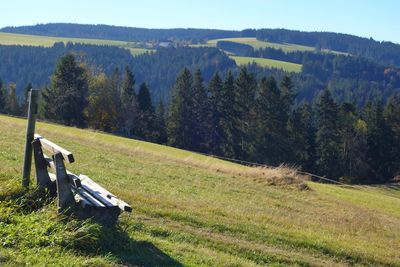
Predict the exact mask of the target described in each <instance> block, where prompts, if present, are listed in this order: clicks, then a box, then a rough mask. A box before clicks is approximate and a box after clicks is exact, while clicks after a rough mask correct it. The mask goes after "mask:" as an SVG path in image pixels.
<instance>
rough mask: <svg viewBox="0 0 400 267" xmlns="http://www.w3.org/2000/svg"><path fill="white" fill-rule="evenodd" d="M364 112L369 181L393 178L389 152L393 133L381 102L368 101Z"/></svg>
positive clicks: (378, 181) (380, 181)
mask: <svg viewBox="0 0 400 267" xmlns="http://www.w3.org/2000/svg"><path fill="white" fill-rule="evenodd" d="M364 112H365V114H364V117H365V122H366V123H367V142H368V151H367V162H368V165H369V167H370V169H369V173H368V178H369V182H370V183H384V182H387V181H389V180H390V179H392V178H393V173H392V170H393V162H392V157H391V156H392V155H391V153H390V151H391V148H392V145H393V135H392V132H391V130H390V128H389V126H388V124H387V123H386V121H385V119H384V116H383V108H382V103H381V102H379V101H377V102H375V103H368V104H367V105H366V107H365V110H364Z"/></svg>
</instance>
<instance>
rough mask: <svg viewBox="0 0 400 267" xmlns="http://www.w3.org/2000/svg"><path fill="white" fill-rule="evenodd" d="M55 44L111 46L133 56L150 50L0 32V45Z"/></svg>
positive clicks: (126, 44)
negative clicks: (125, 50) (124, 49)
mask: <svg viewBox="0 0 400 267" xmlns="http://www.w3.org/2000/svg"><path fill="white" fill-rule="evenodd" d="M56 42H64V43H67V42H72V43H82V44H93V45H111V46H118V47H122V48H126V49H129V50H130V51H131V53H132V54H133V55H138V54H142V53H146V52H149V51H151V50H148V49H144V48H134V47H132V46H134V44H133V43H129V42H124V41H114V40H102V39H84V38H64V37H50V36H40V35H27V34H15V33H6V32H0V45H32V46H44V47H51V46H53V45H54V43H56Z"/></svg>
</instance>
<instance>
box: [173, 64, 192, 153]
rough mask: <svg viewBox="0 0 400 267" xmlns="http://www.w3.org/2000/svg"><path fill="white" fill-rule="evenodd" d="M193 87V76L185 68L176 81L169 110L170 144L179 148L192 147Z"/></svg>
mask: <svg viewBox="0 0 400 267" xmlns="http://www.w3.org/2000/svg"><path fill="white" fill-rule="evenodd" d="M192 86H193V76H192V74H191V73H190V71H189V70H188V69H187V68H185V69H183V70H182V72H181V73H180V74H179V76H178V77H177V79H176V83H175V86H174V87H173V89H172V97H171V102H170V105H169V108H168V119H167V134H168V144H170V145H172V146H175V147H179V148H189V147H192V146H193V144H191V142H192V136H191V134H192V131H191V129H190V125H191V123H190V121H191V119H192V116H191V114H192V112H191V107H192V95H191V91H192Z"/></svg>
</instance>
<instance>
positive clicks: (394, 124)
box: [0, 55, 400, 183]
mask: <svg viewBox="0 0 400 267" xmlns="http://www.w3.org/2000/svg"><path fill="white" fill-rule="evenodd" d="M12 88H13V86H8V87H7V88H4V87H3V88H2V89H1V90H0V92H1V93H0V111H2V112H6V113H11V114H16V115H18V114H22V113H24V112H25V111H26V104H23V105H21V106H19V105H18V101H16V96H15V93H13V90H12ZM27 89H29V86H28V87H27ZM42 95H43V100H44V101H42V103H43V104H42V105H41V108H40V114H41V117H42V118H44V119H47V120H51V121H56V122H59V123H62V124H66V125H71V126H77V127H90V128H94V129H98V130H102V131H106V132H111V133H115V134H119V135H124V136H128V137H134V138H139V139H143V140H147V141H151V142H157V143H162V144H168V145H171V146H175V147H178V148H183V149H188V150H192V151H198V152H203V153H208V154H213V155H217V156H224V157H228V158H232V159H240V160H245V161H251V162H257V163H262V164H267V165H274V166H277V165H280V164H289V165H293V166H298V167H299V168H301V169H302V170H304V171H308V172H313V173H316V174H319V175H323V176H326V177H328V178H331V179H335V180H339V179H341V180H343V181H345V182H352V183H383V182H388V181H390V180H391V179H392V178H393V177H395V176H396V175H397V174H398V171H399V170H400V96H399V95H393V96H392V97H391V98H390V99H389V101H388V102H387V103H386V104H385V105H383V104H382V103H381V102H379V101H374V102H370V103H368V104H367V105H366V106H365V107H363V108H357V107H356V106H355V105H353V104H351V103H341V104H338V103H336V102H335V101H334V100H333V98H332V97H331V94H330V92H329V91H328V90H325V91H322V92H321V95H320V97H319V99H318V100H317V102H316V103H313V104H302V105H297V106H295V105H294V99H295V93H294V85H293V83H292V81H291V79H290V78H289V77H284V78H283V79H282V80H281V81H279V82H278V81H276V80H275V79H274V78H273V77H265V78H262V79H261V80H260V81H257V80H256V79H255V77H254V75H253V74H252V73H250V72H249V71H248V70H247V69H246V68H242V69H241V71H240V73H239V74H238V75H237V76H236V77H235V76H234V75H233V74H232V73H230V72H228V73H227V75H225V77H221V76H220V75H219V74H218V73H216V74H215V75H214V76H213V77H212V79H211V80H210V82H209V83H208V85H207V86H205V84H204V82H203V78H202V74H201V72H200V71H199V70H197V71H195V72H194V73H192V72H191V71H189V70H188V69H183V70H182V72H181V73H180V75H179V76H178V77H177V79H176V83H175V85H174V87H173V88H172V90H171V96H170V99H169V104H168V105H167V106H165V107H164V104H163V102H162V101H157V104H155V103H154V101H153V100H152V98H151V93H150V90H149V88H148V87H147V86H146V84H145V83H142V84H141V85H140V86H139V88H138V90H136V88H135V79H134V75H133V73H132V72H131V71H130V70H129V68H127V67H126V68H125V69H124V70H123V71H122V73H121V72H120V71H119V70H118V69H117V70H115V71H114V73H113V74H112V75H110V76H107V75H105V74H104V73H101V72H100V73H98V72H97V73H93V71H90V70H89V69H88V68H87V67H86V66H84V65H82V64H80V63H78V62H76V61H75V58H74V56H72V55H66V56H64V57H63V58H61V59H60V61H59V63H58V65H57V67H56V70H55V72H54V74H53V76H52V79H51V84H50V86H48V87H46V88H44V89H43V94H42Z"/></svg>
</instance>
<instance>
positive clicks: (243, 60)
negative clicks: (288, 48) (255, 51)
mask: <svg viewBox="0 0 400 267" xmlns="http://www.w3.org/2000/svg"><path fill="white" fill-rule="evenodd" d="M230 58H232V59H233V60H235V62H236V64H237V65H247V64H251V63H256V64H258V65H260V66H261V67H264V68H276V69H282V70H284V71H289V72H301V67H302V65H301V64H296V63H291V62H286V61H281V60H274V59H268V58H257V57H238V56H230Z"/></svg>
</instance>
